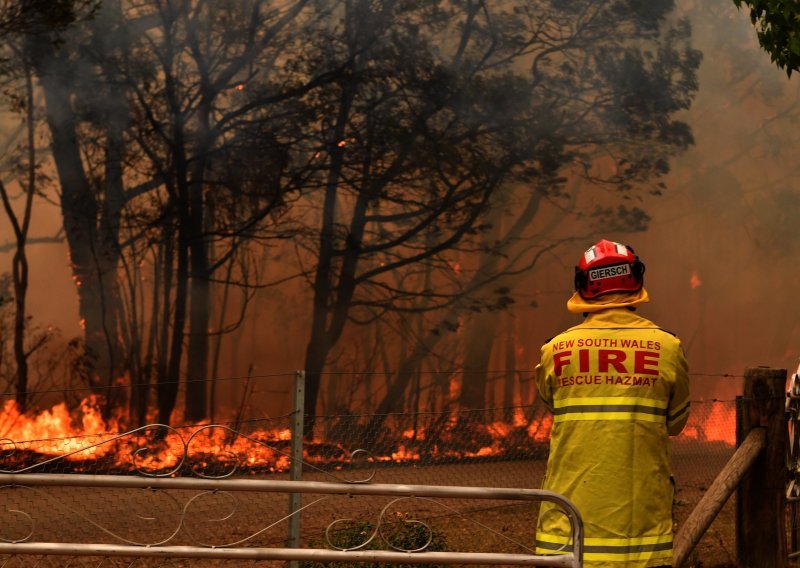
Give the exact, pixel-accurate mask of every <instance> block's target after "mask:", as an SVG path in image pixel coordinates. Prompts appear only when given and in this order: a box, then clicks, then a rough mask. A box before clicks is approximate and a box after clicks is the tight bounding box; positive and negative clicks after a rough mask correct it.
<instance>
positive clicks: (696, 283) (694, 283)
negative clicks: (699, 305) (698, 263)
mask: <svg viewBox="0 0 800 568" xmlns="http://www.w3.org/2000/svg"><path fill="white" fill-rule="evenodd" d="M689 285H690V286H691V287H692V289H694V288H699V287H700V286H702V285H703V281H702V280H700V277H699V276H698V275H697V271H694V272H692V276H691V278H689Z"/></svg>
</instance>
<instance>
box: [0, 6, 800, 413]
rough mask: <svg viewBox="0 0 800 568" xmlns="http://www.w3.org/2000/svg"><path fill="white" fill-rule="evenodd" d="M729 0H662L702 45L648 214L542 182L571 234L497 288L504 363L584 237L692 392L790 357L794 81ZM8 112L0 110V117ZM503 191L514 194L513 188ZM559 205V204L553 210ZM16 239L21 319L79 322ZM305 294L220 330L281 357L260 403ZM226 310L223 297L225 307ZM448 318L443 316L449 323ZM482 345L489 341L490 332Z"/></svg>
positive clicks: (280, 396) (531, 356)
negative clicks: (674, 339)
mask: <svg viewBox="0 0 800 568" xmlns="http://www.w3.org/2000/svg"><path fill="white" fill-rule="evenodd" d="M730 4H731V3H730V2H722V3H709V2H703V1H702V0H698V1H693V0H683V1H678V2H677V3H676V5H677V15H678V16H686V17H687V18H688V19H689V21H690V23H691V27H692V39H691V43H692V46H693V47H694V48H695V49H699V50H700V51H702V52H703V56H704V59H703V63H702V64H701V67H700V72H699V74H700V86H699V90H698V92H697V95H696V98H695V100H694V101H693V103H692V105H691V107H690V108H689V109H688V110H686V111H683V112H682V113H681V114H680V115H679V118H680V119H681V120H683V121H684V122H686V123H687V124H688V125H689V126H690V127H691V129H692V135H693V137H694V141H695V144H694V145H693V146H690V147H689V148H688V150H686V151H685V152H684V153H682V154H680V155H678V156H677V157H675V158H673V160H672V161H671V170H670V172H669V174H667V176H666V177H665V178H664V181H665V184H666V188H665V189H663V191H661V195H648V196H647V197H645V198H644V200H643V201H642V202H630V203H626V204H624V206H625V209H624V210H623V211H624V212H626V214H625V215H627V216H628V217H630V218H631V221H630V226H631V227H633V228H636V229H637V230H638V229H642V228H643V227H644V226H645V224H646V225H647V226H648V229H647V230H646V231H640V232H637V233H634V234H630V233H625V234H623V233H622V232H621V231H620V229H621V227H620V226H619V225H618V224H613V225H605V226H604V225H602V217H603V216H602V215H599V216H595V217H596V218H594V219H593V220H592V222H589V219H587V217H576V215H575V214H574V211H575V210H573V209H570V208H571V207H573V205H572V204H570V203H568V202H567V201H568V200H565V199H562V198H559V197H557V196H556V197H554V199H553V200H554V203H555V204H556V205H557V206H554V207H553V208H552V210H551V213H550V215H551V217H552V223H553V224H556V223H557V224H558V230H557V231H556V232H554V233H553V236H552V238H553V240H554V241H555V240H557V239H561V238H563V239H571V240H569V241H567V242H565V244H563V245H561V246H560V247H557V248H554V249H553V250H552V251H551V252H550V253H548V254H547V255H545V256H544V257H543V258H542V260H541V262H540V264H539V265H538V268H537V271H536V272H535V273H533V274H531V275H530V276H528V277H527V278H525V279H524V280H522V281H520V282H519V283H517V284H515V286H514V288H513V290H512V291H511V296H512V297H513V298H514V300H515V303H514V304H513V305H512V306H511V307H510V311H511V314H512V317H513V322H514V329H515V331H516V337H517V340H516V341H517V342H518V345H517V347H518V350H517V355H516V366H517V367H518V368H519V369H522V370H525V369H532V367H533V365H535V363H536V361H537V359H538V353H539V345H540V344H541V343H542V342H544V341H545V340H546V339H547V338H549V337H551V336H552V335H554V334H555V333H557V332H558V331H560V330H561V329H563V328H565V327H568V326H569V325H573V324H575V323H577V320H576V318H575V316H573V315H571V314H568V313H567V312H566V309H565V303H566V300H567V298H568V297H569V295H570V293H571V289H572V284H571V283H572V270H573V268H572V267H573V265H574V264H575V262H576V261H577V259H578V256H579V255H580V253H581V252H582V251H583V250H584V249H585V248H586V247H587V246H588V245H589V244H591V243H592V242H593V241H595V240H596V239H598V238H615V239H617V240H622V241H623V242H627V243H628V244H630V245H632V246H634V248H635V249H636V251H637V253H638V254H639V255H640V257H641V258H642V259H643V261H644V262H645V264H646V265H647V274H646V276H645V278H646V286H647V288H648V290H649V292H650V294H651V297H652V303H651V304H649V305H647V306H644V307H643V308H641V310H640V311H641V313H642V314H643V315H645V316H646V317H650V318H652V319H653V320H654V321H656V322H657V323H658V324H660V325H662V326H663V327H664V328H665V329H667V330H669V331H671V332H674V333H675V334H676V335H678V336H679V337H680V338H681V339H682V341H683V343H684V346H685V348H686V351H687V355H688V358H689V362H690V368H691V371H692V373H693V374H694V377H693V388H694V396H693V398H697V397H720V398H726V399H727V398H729V397H732V396H733V395H734V394H736V393H737V392H739V390H740V381H739V379H738V378H736V377H738V376H740V375H741V374H742V372H743V370H744V368H745V367H747V366H755V365H769V366H773V367H787V368H789V369H794V368H795V367H796V366H797V362H798V359H799V358H800V323H798V322H796V321H795V318H794V311H795V310H794V309H793V308H794V305H793V302H794V295H795V290H797V289H798V285H800V281H799V280H800V277H799V276H798V270H797V266H796V265H795V263H794V262H793V261H794V259H795V258H796V257H797V253H798V252H800V236H798V235H797V231H796V230H795V229H794V226H793V224H794V222H795V220H796V219H797V218H798V216H797V215H795V214H794V213H795V212H798V213H800V211H798V210H800V206H798V205H797V203H800V200H798V199H797V190H796V188H794V184H793V182H794V179H795V169H796V167H797V166H795V164H796V163H797V160H796V159H795V157H794V156H792V152H791V149H792V148H793V147H795V140H794V138H795V136H798V134H795V132H796V130H797V129H796V120H797V119H798V118H800V106H798V105H797V94H796V87H795V83H792V82H791V81H789V80H787V79H786V77H785V74H784V73H783V72H781V71H780V70H778V69H776V68H774V66H773V65H772V64H771V63H770V61H769V57H768V56H767V55H766V54H765V53H763V52H762V51H761V50H760V49H759V47H758V45H757V42H756V38H755V31H754V30H753V29H752V26H751V25H750V22H749V19H748V17H747V14H745V13H741V12H738V11H737V10H736V8H735V7H734V6H733V5H730ZM101 17H102V14H101ZM109 17H110V16H109ZM113 38H118V36H115V35H114V34H108V36H107V37H106V39H107V41H109V42H115V41H122V39H117V40H115V39H113ZM117 47H119V46H118V45H116V44H113V43H112V44H107V45H97V46H93V48H96V49H107V50H109V51H113V50H114V49H116V48H117ZM81 71H82V73H81V74H80V76H88V75H89V71H90V70H87V69H82V70H81ZM88 102H89V101H86V103H87V104H88ZM91 103H92V104H93V105H94V104H97V105H103V106H102V108H101V107H100V106H98V108H101V110H100V111H101V112H103V113H106V114H108V115H116V114H118V113H119V111H120V108H119V105H118V104H117V103H118V101H115V100H114V99H113V97H110V96H108V93H97V100H92V101H91ZM100 111H98V112H100ZM6 126H7V127H8V128H6ZM13 126H14V125H12V124H10V123H9V124H7V125H6V124H4V125H3V129H4V132H5V131H10V129H11V128H12V127H13ZM607 167H608V168H616V167H617V164H616V163H609V164H608V165H607ZM568 189H569V191H570V192H571V193H572V194H573V196H572V197H571V198H576V197H574V196H579V197H580V199H582V200H583V201H581V207H582V208H583V210H589V211H592V210H594V211H600V212H604V211H612V210H610V209H608V208H609V207H610V205H609V204H608V203H607V202H608V201H609V200H608V196H599V197H598V196H593V195H592V196H589V193H590V192H588V191H586V190H582V189H581V188H580V187H578V186H569V188H568ZM522 190H523V189H521V190H520V191H522ZM612 197H613V196H612ZM511 202H512V203H516V202H518V203H523V202H524V199H523V198H522V197H521V196H518V197H517V198H516V200H512V201H511ZM618 206H619V204H618V203H615V204H614V207H618ZM563 210H566V211H568V212H569V213H570V214H569V215H567V216H563V215H561V216H560V215H559V212H561V211H563ZM613 211H616V209H614V210H613ZM625 215H622V216H620V215H613V217H614V218H615V219H619V218H625ZM548 222H551V221H548V220H545V222H544V225H547V223H548ZM60 223H61V219H60V215H59V212H58V210H57V208H56V207H53V206H48V205H47V204H46V203H44V202H39V203H37V206H36V209H35V211H34V224H33V228H32V232H31V234H32V236H41V235H52V234H54V233H55V231H54V230H53V228H54V227H57V226H58V225H59V224H60ZM10 237H11V231H10V227H8V226H7V225H6V224H5V223H0V242H6V241H7V240H8V239H9V238H10ZM29 253H30V257H31V268H30V270H31V292H30V294H31V296H30V309H31V315H32V316H33V319H34V320H35V321H40V322H45V323H47V324H54V325H56V326H58V327H59V328H61V329H62V330H63V332H64V335H65V337H71V336H74V335H78V334H79V333H80V327H79V317H78V315H77V313H78V310H77V300H76V298H75V289H74V286H73V284H72V282H71V279H70V277H71V275H70V271H69V264H68V259H67V252H66V246H65V245H58V244H43V245H36V246H31V247H30V251H29ZM279 254H280V255H282V256H276V257H275V261H276V262H277V263H279V264H280V263H283V262H286V263H287V264H288V263H290V262H294V261H295V260H296V259H295V255H294V251H293V250H292V245H291V244H288V245H287V247H286V249H285V250H283V251H282V252H280V253H279ZM11 255H12V252H11V251H10V250H5V251H3V252H1V253H0V272H6V271H8V270H10V266H11ZM468 264H469V263H468V262H465V263H464V265H465V266H466V265H468ZM310 300H311V298H310V294H309V291H308V288H307V286H306V284H305V283H304V282H299V281H292V282H290V283H289V284H287V285H285V286H282V287H280V288H271V289H269V290H267V291H265V292H261V293H259V294H258V295H257V296H256V298H255V300H254V301H253V303H252V305H251V306H250V308H249V311H248V315H247V319H246V321H245V324H244V326H243V327H242V328H241V329H240V330H237V331H236V332H235V333H234V334H233V335H232V336H231V340H230V341H229V342H228V346H227V347H226V350H225V353H224V354H223V360H222V363H221V364H220V367H219V375H221V376H223V377H236V376H245V375H247V374H248V373H249V372H250V373H252V374H254V375H262V374H263V375H270V374H275V373H277V374H283V373H286V374H285V375H282V376H280V377H276V378H267V379H259V383H258V386H257V387H255V389H254V390H255V394H254V395H253V400H252V401H251V404H252V406H253V407H258V408H260V409H261V410H260V411H261V412H263V413H278V412H282V411H285V410H286V408H287V406H288V403H289V390H290V388H289V385H290V383H291V372H292V371H293V370H294V369H298V368H301V366H302V364H303V363H302V361H303V353H304V351H305V342H306V341H307V338H308V325H309V317H308V309H309V306H310V303H311V302H310ZM236 311H237V306H235V305H233V306H232V307H231V313H235V312H236ZM385 325H386V329H385V330H384V333H385V334H386V335H384V336H381V335H380V333H377V332H376V331H375V330H374V329H373V330H372V331H370V332H369V333H371V334H372V336H373V339H372V340H371V342H370V343H366V342H364V337H365V335H364V334H365V333H367V332H365V331H363V330H358V328H356V329H354V330H350V331H348V335H347V336H346V337H345V340H344V345H343V347H342V348H341V349H340V352H339V353H337V355H336V357H337V359H336V361H335V362H334V366H335V367H336V368H338V369H339V370H342V371H344V370H349V371H368V370H369V369H367V367H368V365H370V364H378V363H380V361H379V360H378V359H376V358H378V357H379V356H378V355H376V354H375V353H371V352H369V346H370V345H373V344H374V345H380V342H381V341H384V339H383V338H384V337H389V336H390V334H391V332H392V331H396V330H397V329H398V328H401V327H402V326H403V325H404V322H403V321H402V320H397V321H394V322H387V323H386V324H385ZM454 325H455V327H454V329H457V328H458V327H459V324H458V323H456V324H454ZM393 326H394V328H395V329H394V330H393V329H392V327H393ZM372 342H374V343H372ZM392 347H396V346H392ZM348 349H349V354H348ZM495 351H497V352H501V351H502V347H501V346H500V345H499V342H498V345H497V346H496V348H495ZM439 356H440V357H441V359H442V360H441V361H440V362H438V363H437V364H438V365H439V366H440V367H441V368H442V369H446V368H447V367H448V365H449V366H453V365H455V363H454V361H455V357H456V355H455V354H451V353H449V352H448V353H439ZM505 364H506V360H505V359H504V358H503V355H502V353H497V354H495V355H494V356H493V359H492V363H491V368H492V369H493V370H499V369H502V368H503V367H504V365H505ZM726 375H729V376H726ZM337 380H341V381H343V382H342V383H341V384H340V385H339V392H340V393H342V392H346V391H347V390H348V388H349V387H348V386H347V384H344V381H345V379H337ZM364 380H365V381H366V379H364ZM381 380H382V379H380V378H378V379H375V383H379V382H380V381H381ZM238 385H239V383H236V384H235V385H234V386H232V387H231V388H227V387H226V388H225V389H224V395H222V398H223V404H225V405H227V406H229V407H234V408H235V407H236V406H237V405H238V404H239V403H240V402H241V401H240V399H241V391H242V389H241V388H240V386H238ZM379 387H380V386H379V385H377V384H376V385H372V386H370V387H369V388H379ZM330 390H331V392H333V390H335V389H330Z"/></svg>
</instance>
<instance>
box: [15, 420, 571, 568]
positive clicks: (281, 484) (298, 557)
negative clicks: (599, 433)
mask: <svg viewBox="0 0 800 568" xmlns="http://www.w3.org/2000/svg"><path fill="white" fill-rule="evenodd" d="M211 429H219V431H222V432H224V433H225V434H226V438H227V439H228V440H230V439H233V438H237V437H241V438H245V439H247V440H248V441H249V442H251V443H252V444H256V445H261V446H264V447H266V448H268V449H269V450H270V451H272V452H276V453H277V454H281V455H283V456H287V455H288V454H286V453H285V452H283V451H282V450H280V449H277V448H275V447H271V446H269V445H268V444H266V443H264V442H263V441H262V440H259V439H256V438H252V437H248V436H247V435H246V434H243V433H240V432H237V431H235V430H233V429H231V428H229V427H227V426H217V425H212V426H204V427H201V428H198V429H197V430H195V432H193V433H192V435H191V436H189V437H188V438H187V439H185V440H184V439H183V438H182V437H180V434H179V433H177V432H176V431H175V430H174V429H173V428H170V427H169V426H165V425H150V426H145V427H143V428H138V429H135V430H132V431H130V432H125V433H123V434H119V435H116V436H112V437H109V438H108V439H106V440H103V441H102V442H99V443H97V444H93V445H87V446H85V447H81V448H75V449H73V450H71V451H68V452H65V453H64V454H62V455H59V456H55V457H50V458H47V459H42V460H39V461H33V462H31V460H29V459H27V457H26V456H24V455H22V456H16V458H15V452H14V451H13V446H14V445H13V442H12V441H10V440H3V441H0V442H2V443H3V446H2V447H5V448H6V451H3V452H2V453H1V454H0V515H4V518H2V519H0V558H2V556H3V555H38V556H95V557H104V558H106V557H127V558H159V559H164V558H194V559H214V560H216V559H219V560H222V559H228V560H231V559H239V560H294V561H310V562H323V561H328V562H363V561H370V562H394V563H403V564H434V563H435V564H484V565H492V564H494V565H497V564H504V565H535V566H563V567H573V568H577V567H579V566H580V565H581V563H582V556H583V525H582V521H581V517H580V515H579V513H578V511H577V510H576V509H575V507H574V506H573V505H572V504H571V503H570V502H569V501H568V500H566V499H565V498H564V497H563V496H561V495H558V494H555V493H552V492H549V491H543V490H530V489H516V488H513V489H512V488H491V487H463V486H440V485H405V484H403V485H401V484H376V483H372V480H373V478H374V476H375V470H374V468H373V469H372V470H371V471H370V470H366V469H364V465H365V464H367V463H368V460H367V459H366V452H364V451H361V450H359V451H357V452H354V454H355V456H354V457H357V458H361V459H360V461H361V468H360V470H359V471H361V472H362V473H363V472H365V471H366V474H362V475H360V476H359V479H346V478H344V477H342V476H341V475H339V474H335V473H334V474H331V473H326V475H329V476H332V477H333V478H334V479H335V481H333V482H324V481H288V480H282V479H254V478H250V477H247V476H246V475H245V474H244V472H243V471H242V470H240V469H239V467H238V464H237V461H236V460H235V459H234V460H226V462H225V463H226V464H227V468H226V470H225V471H223V472H209V471H206V470H204V469H203V467H200V466H202V465H204V464H202V463H200V464H198V462H197V460H196V459H193V457H192V455H191V448H192V446H193V444H194V443H195V442H196V440H197V439H198V436H201V435H203V433H205V434H207V433H208V432H209V431H210V430H211ZM156 432H161V433H160V434H157V435H154V433H156ZM165 433H169V434H170V436H176V435H177V436H178V443H177V447H178V448H179V450H180V451H178V452H177V453H176V452H175V451H174V450H173V456H172V461H171V462H170V464H169V467H164V462H163V460H162V461H158V462H157V463H156V462H153V461H152V460H151V459H150V458H151V457H152V453H153V452H152V451H151V449H150V448H148V447H147V446H144V445H142V446H139V447H137V444H138V443H139V440H141V439H142V438H143V437H146V438H147V439H148V443H151V444H153V445H155V444H158V443H159V442H160V441H163V440H164V439H165ZM145 434H147V436H145ZM173 440H174V438H173ZM104 444H114V445H115V446H117V447H118V448H119V449H120V451H123V450H122V448H127V449H126V450H124V451H127V452H129V458H130V461H131V463H132V464H134V467H133V470H132V471H131V472H129V474H128V475H87V474H82V473H78V474H63V473H39V472H40V471H43V470H44V471H52V470H53V465H54V464H55V463H57V462H58V461H59V460H65V459H67V458H69V457H70V456H75V455H78V454H79V453H81V452H83V453H85V452H87V451H91V450H93V449H94V448H96V447H99V446H101V445H104ZM9 447H11V448H12V449H10V450H9V449H8V448H9ZM181 452H182V453H181ZM9 464H10V466H9ZM206 465H207V464H206ZM305 465H308V464H305ZM309 468H310V469H311V470H314V469H318V468H315V466H313V465H310V466H309ZM187 473H188V474H190V475H191V477H177V475H179V474H187ZM56 488H59V490H60V491H62V492H63V493H61V495H64V496H68V497H69V498H70V499H71V500H73V501H75V502H79V503H81V504H82V505H83V506H81V507H74V506H72V507H71V506H64V507H62V504H63V503H58V504H54V505H52V507H53V510H52V511H46V512H42V511H39V512H38V513H40V514H38V515H37V511H34V510H32V507H33V504H34V503H36V499H34V498H32V496H33V493H32V492H36V491H42V490H44V489H47V490H48V491H53V490H56ZM123 490H127V491H131V490H139V491H138V492H137V495H138V496H141V495H142V491H144V492H146V495H148V496H151V497H152V500H154V501H155V500H158V501H159V508H160V509H159V510H160V511H163V512H164V514H162V515H161V516H158V515H155V514H152V513H148V512H147V511H145V510H142V509H141V507H139V508H136V507H133V505H131V507H130V509H129V508H128V505H126V503H129V502H130V503H132V502H131V501H130V500H128V501H125V500H120V501H119V503H123V505H121V506H111V507H109V506H107V505H108V503H107V500H104V497H103V494H104V493H103V492H104V491H105V492H107V491H112V492H114V495H115V496H117V495H120V494H121V493H122V492H123ZM265 494H270V495H271V494H277V495H280V494H283V496H284V497H286V496H288V495H303V496H313V497H314V498H313V499H309V500H307V501H304V503H303V505H302V506H301V507H300V508H299V509H298V510H296V511H293V512H289V513H288V514H287V513H285V511H286V509H284V512H283V513H280V514H276V515H273V517H270V518H268V519H263V522H261V524H260V526H259V527H258V528H257V529H255V530H254V529H252V528H249V529H248V530H246V531H244V532H241V531H240V532H236V531H234V530H232V529H229V528H226V526H225V525H226V521H228V520H230V519H231V518H232V517H233V515H234V513H235V511H236V509H237V506H239V504H241V503H243V502H246V501H247V500H248V497H247V496H248V495H250V496H251V497H250V499H253V497H252V496H254V495H260V496H262V497H263V496H264V495H265ZM357 496H360V497H376V496H378V497H382V498H388V502H387V503H386V504H384V505H383V506H382V507H379V508H378V509H377V510H375V511H373V512H372V513H371V517H372V519H373V522H372V523H370V528H369V530H362V532H361V534H360V538H359V542H349V543H347V544H345V545H342V544H339V543H337V542H336V541H335V539H333V538H332V537H331V535H332V534H333V533H334V532H336V530H337V529H339V528H341V527H342V525H343V524H346V523H348V522H349V521H350V519H349V518H345V517H344V516H341V517H339V518H336V519H334V520H332V521H330V522H328V523H327V526H326V527H325V528H324V535H325V539H324V542H320V543H317V544H318V547H316V548H314V547H309V548H294V547H287V546H285V544H284V539H283V535H285V533H283V535H281V534H275V535H274V536H273V537H272V538H271V541H270V542H271V544H273V545H274V546H264V545H263V542H262V541H264V540H265V536H266V535H268V534H270V532H271V531H276V530H277V532H278V533H279V532H280V529H279V527H281V526H283V527H285V526H286V524H287V522H288V520H289V519H290V518H291V517H293V516H295V515H300V514H303V515H308V514H309V513H311V512H313V510H314V507H315V506H317V505H318V504H319V503H320V502H322V501H325V500H327V499H331V498H334V497H340V498H343V499H345V500H346V501H349V500H350V499H351V498H353V497H357ZM452 499H457V500H469V501H472V502H476V501H477V502H484V503H488V502H497V501H517V502H520V501H521V502H530V501H550V502H553V503H555V504H556V505H557V506H558V507H560V508H561V509H562V510H563V512H564V514H565V515H566V516H567V517H568V518H569V520H570V523H571V526H572V531H573V538H572V541H571V545H569V546H568V547H567V546H565V550H563V551H561V552H562V554H558V555H548V556H544V555H537V554H536V553H535V550H534V549H533V548H531V545H529V544H526V543H520V542H514V544H515V545H517V546H519V547H521V549H522V550H523V553H505V552H498V553H491V552H469V551H465V552H450V551H437V550H434V549H433V548H432V547H431V543H432V542H433V540H434V530H433V529H432V528H431V527H430V526H429V525H428V524H427V523H426V521H425V520H421V519H417V518H414V517H411V516H402V522H403V523H406V524H411V525H413V526H414V527H417V528H420V529H421V530H422V534H423V535H426V536H425V537H423V539H422V542H418V543H416V544H413V545H408V544H407V543H405V544H404V543H399V542H394V541H393V540H392V538H391V536H389V535H387V533H388V532H389V531H388V530H387V527H388V526H389V525H390V524H392V523H396V522H397V519H398V513H396V512H395V510H396V509H398V508H402V507H403V506H404V505H408V504H410V503H416V504H418V505H419V504H422V505H423V508H424V509H426V510H427V511H429V513H430V515H432V516H436V515H438V516H443V515H449V516H462V513H461V511H460V510H458V509H457V508H455V507H453V506H450V505H448V504H447V500H452ZM62 501H66V499H62ZM92 503H99V504H97V505H94V506H92V505H91V504H92ZM103 505H106V506H103ZM149 505H154V503H153V502H151V503H149ZM59 507H61V509H63V510H59V511H58V512H57V513H56V511H55V509H56V508H59ZM101 510H102V511H103V513H102V515H101V514H100V513H99V511H101ZM93 513H95V514H93ZM347 514H348V512H347V511H346V507H342V508H341V515H347ZM37 516H38V517H39V518H37ZM265 516H267V515H266V514H265ZM56 517H57V518H58V519H60V521H59V523H60V524H57V523H56V525H57V526H53V525H54V522H53V519H54V518H56ZM198 519H199V520H198ZM134 521H135V522H137V523H140V524H144V525H146V527H147V529H148V530H144V529H137V531H138V532H136V531H132V529H131V525H133V524H134ZM469 522H470V523H472V524H473V525H474V526H475V527H477V529H479V530H482V531H486V533H487V534H491V535H492V536H493V537H497V538H506V539H508V540H512V539H510V538H508V537H506V536H505V535H504V534H503V533H502V531H498V530H496V529H494V528H492V527H490V526H489V525H488V524H486V523H483V522H481V521H480V520H474V519H469ZM71 523H73V524H74V523H87V524H88V525H91V526H92V527H94V528H95V529H96V530H97V531H98V534H100V535H101V536H102V538H98V539H97V541H95V542H91V543H87V542H75V541H70V540H66V539H60V538H54V536H55V537H58V536H62V535H63V534H64V533H66V532H68V529H69V525H70V524H71ZM201 525H202V527H204V528H205V529H207V530H205V533H207V534H203V531H201V530H200V529H199V528H198V527H199V526H201ZM209 527H210V528H209ZM237 530H239V529H237ZM145 533H146V534H145ZM267 540H270V539H267ZM481 542H482V540H481V539H480V538H476V539H474V543H473V544H474V545H475V548H478V549H479V548H480V543H481ZM376 543H381V547H380V548H379V549H375V545H376ZM319 545H321V546H324V547H321V546H319Z"/></svg>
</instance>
